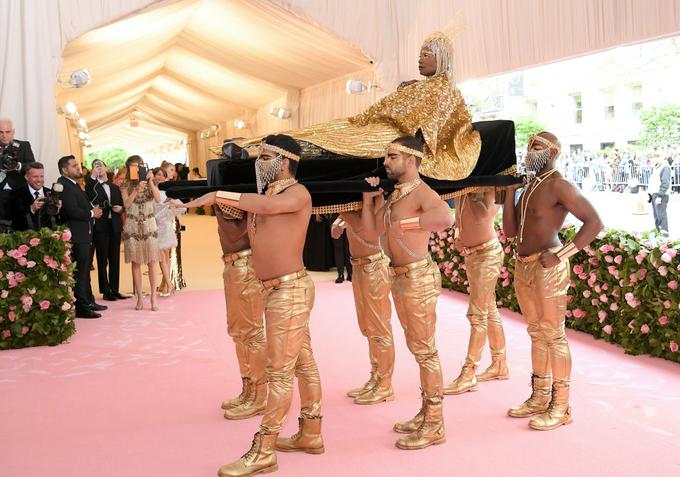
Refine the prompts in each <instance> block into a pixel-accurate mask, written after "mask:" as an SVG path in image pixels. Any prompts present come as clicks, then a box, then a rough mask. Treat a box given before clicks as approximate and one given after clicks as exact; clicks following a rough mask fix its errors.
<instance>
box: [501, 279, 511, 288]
mask: <svg viewBox="0 0 680 477" xmlns="http://www.w3.org/2000/svg"><path fill="white" fill-rule="evenodd" d="M501 285H503V286H504V287H507V286H508V285H510V279H508V278H506V279H505V280H503V283H501Z"/></svg>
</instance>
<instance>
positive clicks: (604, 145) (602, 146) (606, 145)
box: [600, 142, 614, 151]
mask: <svg viewBox="0 0 680 477" xmlns="http://www.w3.org/2000/svg"><path fill="white" fill-rule="evenodd" d="M605 149H614V143H613V142H601V143H600V150H601V151H604V150H605Z"/></svg>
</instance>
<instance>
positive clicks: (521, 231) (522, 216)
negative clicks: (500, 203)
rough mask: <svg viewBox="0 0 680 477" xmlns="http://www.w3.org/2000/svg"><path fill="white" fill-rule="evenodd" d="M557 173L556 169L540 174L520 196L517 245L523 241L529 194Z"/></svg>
mask: <svg viewBox="0 0 680 477" xmlns="http://www.w3.org/2000/svg"><path fill="white" fill-rule="evenodd" d="M554 172H557V169H550V170H548V171H546V172H544V173H543V174H540V175H538V176H536V177H535V178H534V180H532V181H531V182H529V184H528V185H527V190H526V191H525V193H524V194H523V195H522V197H521V198H520V201H519V206H520V218H519V243H522V242H523V241H524V222H525V221H526V217H527V206H528V205H529V199H530V198H531V194H533V193H534V191H536V189H538V188H539V187H540V186H541V184H543V182H545V180H546V179H547V178H548V176H550V175H551V174H552V173H554Z"/></svg>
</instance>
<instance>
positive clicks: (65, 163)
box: [58, 156, 106, 318]
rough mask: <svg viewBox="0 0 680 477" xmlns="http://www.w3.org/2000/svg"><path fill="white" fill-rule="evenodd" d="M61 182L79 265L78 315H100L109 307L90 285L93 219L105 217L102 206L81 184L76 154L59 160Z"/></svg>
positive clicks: (76, 274) (73, 252)
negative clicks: (94, 202) (98, 299)
mask: <svg viewBox="0 0 680 477" xmlns="http://www.w3.org/2000/svg"><path fill="white" fill-rule="evenodd" d="M58 166H59V172H61V177H60V178H59V180H58V182H59V183H60V184H62V185H63V186H64V190H63V192H62V193H61V203H62V204H61V214H60V215H61V222H62V223H63V224H64V225H66V226H68V228H69V229H71V242H72V245H73V247H72V248H71V256H72V258H73V261H74V263H75V265H76V270H75V272H74V278H75V282H76V284H75V287H74V290H73V291H74V294H75V297H76V301H75V305H76V318H99V317H101V316H102V315H100V314H99V313H97V311H100V310H105V309H106V307H105V306H103V305H98V304H96V303H95V302H94V297H93V296H92V287H91V285H90V244H91V243H92V231H91V222H90V221H91V220H92V219H98V218H100V217H101V216H102V209H100V208H99V207H96V206H95V207H92V205H90V201H89V200H88V199H87V195H86V194H85V192H84V191H83V190H82V189H81V188H80V186H79V185H78V182H77V180H78V179H80V178H81V177H82V176H83V173H82V171H81V169H80V163H78V161H77V160H76V158H75V157H73V156H64V157H62V158H61V159H59V163H58Z"/></svg>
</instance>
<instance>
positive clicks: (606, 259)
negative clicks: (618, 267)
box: [604, 255, 614, 263]
mask: <svg viewBox="0 0 680 477" xmlns="http://www.w3.org/2000/svg"><path fill="white" fill-rule="evenodd" d="M604 261H605V262H607V263H612V262H613V261H614V259H613V258H612V256H611V255H605V256H604Z"/></svg>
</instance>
